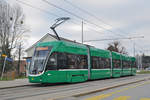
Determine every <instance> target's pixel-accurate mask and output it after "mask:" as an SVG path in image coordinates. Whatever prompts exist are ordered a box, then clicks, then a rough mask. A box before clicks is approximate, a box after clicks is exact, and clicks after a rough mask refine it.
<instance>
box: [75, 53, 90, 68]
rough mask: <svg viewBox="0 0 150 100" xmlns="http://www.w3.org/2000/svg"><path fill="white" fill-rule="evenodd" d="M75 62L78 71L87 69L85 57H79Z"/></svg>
mask: <svg viewBox="0 0 150 100" xmlns="http://www.w3.org/2000/svg"><path fill="white" fill-rule="evenodd" d="M77 61H78V62H79V64H78V66H79V68H80V69H87V68H88V61H87V56H86V55H79V56H78V59H77Z"/></svg>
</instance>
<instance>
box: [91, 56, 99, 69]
mask: <svg viewBox="0 0 150 100" xmlns="http://www.w3.org/2000/svg"><path fill="white" fill-rule="evenodd" d="M92 68H93V69H99V59H98V57H92Z"/></svg>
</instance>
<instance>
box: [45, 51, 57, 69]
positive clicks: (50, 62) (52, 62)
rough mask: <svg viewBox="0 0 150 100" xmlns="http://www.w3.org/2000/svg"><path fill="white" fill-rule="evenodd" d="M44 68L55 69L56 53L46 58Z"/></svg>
mask: <svg viewBox="0 0 150 100" xmlns="http://www.w3.org/2000/svg"><path fill="white" fill-rule="evenodd" d="M46 70H57V53H56V52H55V53H52V54H51V56H50V57H49V59H48V62H47V65H46Z"/></svg>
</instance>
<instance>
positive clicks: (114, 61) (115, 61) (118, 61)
mask: <svg viewBox="0 0 150 100" xmlns="http://www.w3.org/2000/svg"><path fill="white" fill-rule="evenodd" d="M113 67H114V68H121V61H120V60H116V59H114V60H113Z"/></svg>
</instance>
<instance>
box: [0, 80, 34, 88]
mask: <svg viewBox="0 0 150 100" xmlns="http://www.w3.org/2000/svg"><path fill="white" fill-rule="evenodd" d="M29 85H33V83H29V81H28V78H25V79H15V80H10V81H0V89H5V88H13V87H21V86H29Z"/></svg>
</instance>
